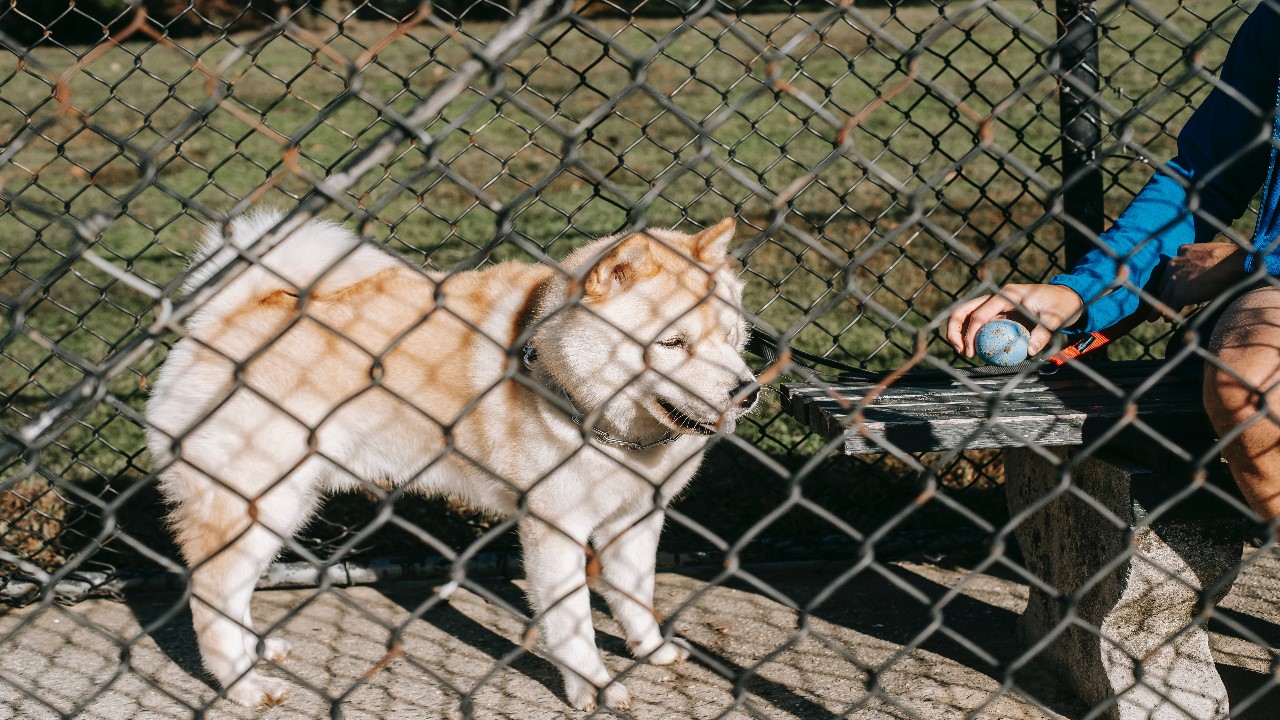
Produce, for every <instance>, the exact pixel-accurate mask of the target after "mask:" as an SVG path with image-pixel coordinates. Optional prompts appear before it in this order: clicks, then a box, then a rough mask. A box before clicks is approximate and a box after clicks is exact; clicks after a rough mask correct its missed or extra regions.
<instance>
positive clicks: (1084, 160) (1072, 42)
mask: <svg viewBox="0 0 1280 720" xmlns="http://www.w3.org/2000/svg"><path fill="white" fill-rule="evenodd" d="M1057 12H1058V21H1059V22H1058V45H1057V50H1056V54H1057V58H1056V59H1057V67H1058V68H1059V73H1060V75H1059V85H1058V88H1059V89H1058V105H1059V109H1060V112H1061V123H1062V125H1061V127H1062V210H1063V224H1064V228H1063V252H1064V259H1065V261H1066V266H1067V267H1068V268H1070V267H1072V266H1074V265H1075V264H1076V261H1078V260H1079V259H1080V256H1081V255H1084V254H1085V253H1086V252H1088V251H1089V250H1090V249H1091V248H1093V246H1094V239H1095V238H1096V237H1097V235H1098V233H1100V232H1102V226H1103V205H1102V168H1101V166H1100V159H1099V152H1098V147H1099V144H1100V140H1101V135H1102V132H1101V123H1100V121H1099V118H1098V109H1097V101H1096V98H1097V95H1098V87H1099V77H1098V13H1097V10H1096V9H1095V8H1094V6H1093V2H1092V0H1058V3H1057Z"/></svg>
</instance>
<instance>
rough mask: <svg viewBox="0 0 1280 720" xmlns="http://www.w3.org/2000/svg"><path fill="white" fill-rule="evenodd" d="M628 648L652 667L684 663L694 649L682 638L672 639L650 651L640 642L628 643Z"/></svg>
mask: <svg viewBox="0 0 1280 720" xmlns="http://www.w3.org/2000/svg"><path fill="white" fill-rule="evenodd" d="M627 646H628V647H629V648H630V649H631V652H632V653H633V654H634V655H635V656H636V657H637V658H640V659H641V660H644V661H645V662H647V663H649V664H650V665H674V664H676V663H678V662H684V661H685V660H688V659H689V651H690V650H691V649H692V648H690V647H689V643H687V642H685V641H684V640H681V639H680V638H672V639H671V640H669V641H667V642H664V643H662V644H661V645H659V646H658V647H656V648H654V649H653V650H648V651H646V650H645V649H644V645H643V644H642V643H639V642H630V643H627Z"/></svg>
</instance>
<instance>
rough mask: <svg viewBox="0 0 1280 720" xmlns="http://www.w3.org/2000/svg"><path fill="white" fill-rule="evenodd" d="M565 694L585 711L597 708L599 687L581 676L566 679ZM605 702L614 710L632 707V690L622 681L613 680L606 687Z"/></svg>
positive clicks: (577, 706)
mask: <svg viewBox="0 0 1280 720" xmlns="http://www.w3.org/2000/svg"><path fill="white" fill-rule="evenodd" d="M564 685H565V687H564V691H565V694H566V695H568V696H569V704H570V705H573V706H574V707H575V708H577V709H579V710H581V711H583V712H591V711H592V710H595V709H596V696H597V695H598V694H599V688H597V687H596V686H595V685H592V684H591V683H589V682H587V681H586V680H582V679H580V678H573V679H569V678H566V679H565V683H564ZM604 703H605V705H607V706H608V707H610V708H612V709H614V710H627V709H628V708H630V707H631V692H630V691H629V690H627V686H626V685H623V684H622V683H620V682H611V683H609V685H608V687H606V688H605V689H604Z"/></svg>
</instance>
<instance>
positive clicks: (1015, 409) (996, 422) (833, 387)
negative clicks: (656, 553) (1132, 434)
mask: <svg viewBox="0 0 1280 720" xmlns="http://www.w3.org/2000/svg"><path fill="white" fill-rule="evenodd" d="M1104 367H1105V370H1103V371H1102V372H1103V375H1104V376H1105V377H1106V378H1107V379H1108V380H1109V381H1111V382H1113V383H1114V384H1115V385H1116V386H1117V387H1118V389H1119V390H1120V391H1121V393H1122V394H1123V396H1118V395H1117V394H1116V393H1115V392H1114V391H1113V390H1111V389H1108V388H1106V387H1103V386H1102V385H1101V384H1099V383H1097V382H1096V381H1094V380H1092V379H1091V378H1088V377H1086V376H1084V375H1082V374H1080V373H1076V372H1071V371H1064V372H1062V373H1060V374H1058V375H1053V376H1048V377H1039V376H1030V377H1027V378H1024V379H1023V380H1022V381H1021V382H1020V383H1017V384H1013V383H1014V381H1015V379H1016V378H1014V377H1011V376H1005V377H983V378H968V380H967V382H959V381H945V380H936V379H933V380H915V379H912V378H901V379H899V380H898V381H897V382H896V383H895V384H894V385H892V386H890V387H888V388H885V389H884V390H883V391H882V392H881V393H880V394H879V395H878V396H877V397H876V398H875V401H874V403H872V404H871V405H869V406H867V405H865V398H866V397H867V395H868V393H870V392H871V391H872V390H873V389H874V388H875V386H874V385H872V384H870V383H865V382H850V383H834V384H828V385H814V384H787V385H783V386H782V390H783V409H784V410H785V411H786V412H787V413H789V414H791V415H792V416H793V417H795V418H796V419H797V420H799V421H800V422H802V423H804V424H805V425H806V426H807V427H809V428H810V429H811V430H813V431H814V432H816V433H818V434H820V435H822V436H823V437H825V438H827V439H833V438H836V437H843V438H844V452H845V453H846V454H849V455H863V454H876V453H883V452H886V447H888V446H892V447H895V448H897V449H899V450H903V451H906V452H930V451H939V450H951V449H954V448H958V447H963V448H966V449H979V448H1002V447H1019V446H1024V445H1026V444H1027V443H1028V442H1034V443H1036V444H1038V445H1041V446H1044V447H1049V446H1061V445H1079V444H1081V443H1083V442H1086V441H1087V440H1088V439H1089V437H1090V436H1091V434H1096V432H1100V431H1101V430H1102V429H1103V426H1104V425H1105V426H1108V427H1109V426H1112V425H1114V424H1115V422H1116V421H1117V420H1118V419H1120V418H1122V417H1124V416H1125V414H1126V413H1127V412H1132V413H1134V414H1135V415H1136V416H1137V417H1141V418H1143V419H1144V420H1154V419H1159V420H1160V421H1161V422H1164V423H1167V422H1169V421H1174V422H1177V421H1178V420H1179V419H1180V418H1182V419H1194V421H1195V422H1196V423H1202V422H1203V420H1204V411H1203V409H1202V407H1201V400H1200V380H1199V378H1198V377H1195V376H1188V375H1186V374H1180V375H1173V374H1171V375H1169V376H1168V377H1165V378H1163V379H1162V380H1161V381H1160V382H1159V383H1157V384H1156V385H1154V386H1153V387H1152V388H1150V389H1149V390H1148V391H1146V392H1144V393H1142V394H1141V395H1139V396H1136V397H1135V398H1134V400H1133V402H1132V403H1130V402H1129V401H1127V400H1126V396H1128V395H1130V394H1132V393H1133V391H1134V390H1135V389H1136V388H1137V387H1138V386H1140V385H1141V384H1142V383H1144V382H1146V381H1147V380H1148V379H1149V378H1150V377H1151V375H1152V373H1153V372H1154V371H1155V370H1156V369H1157V368H1158V367H1159V365H1158V364H1155V363H1150V362H1141V363H1116V364H1115V365H1114V366H1113V365H1106V366H1104ZM837 398H839V399H837ZM842 401H843V402H842ZM1130 405H1132V409H1130ZM854 409H858V410H860V414H857V416H856V417H854V412H853V410H854ZM1091 428H1096V430H1093V431H1092V432H1091Z"/></svg>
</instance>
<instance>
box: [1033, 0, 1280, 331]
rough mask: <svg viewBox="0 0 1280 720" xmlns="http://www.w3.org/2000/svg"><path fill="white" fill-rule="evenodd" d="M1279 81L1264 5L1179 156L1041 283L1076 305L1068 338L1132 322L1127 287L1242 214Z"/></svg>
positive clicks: (1278, 49) (1276, 23) (1278, 46)
mask: <svg viewBox="0 0 1280 720" xmlns="http://www.w3.org/2000/svg"><path fill="white" fill-rule="evenodd" d="M1278 79H1280V11H1277V10H1275V9H1274V8H1272V7H1271V6H1270V5H1268V4H1266V3H1264V4H1263V5H1261V6H1259V8H1258V9H1257V10H1255V11H1254V13H1253V14H1252V15H1250V16H1249V17H1248V18H1247V19H1246V20H1245V21H1244V23H1243V24H1242V25H1241V26H1240V30H1239V32H1238V33H1236V37H1235V40H1234V41H1232V43H1231V48H1230V50H1228V51H1227V59H1226V61H1225V62H1224V63H1223V66H1222V78H1221V82H1219V83H1217V85H1216V86H1215V87H1214V89H1213V90H1212V91H1211V92H1210V93H1209V96H1208V97H1207V98H1205V101H1204V102H1203V103H1202V104H1201V105H1200V107H1199V108H1198V109H1197V110H1196V112H1195V114H1193V115H1192V116H1191V119H1190V120H1188V121H1187V124H1186V126H1184V127H1183V129H1182V132H1181V133H1180V134H1179V136H1178V156H1177V157H1176V158H1175V159H1174V160H1173V161H1171V162H1169V163H1167V164H1166V165H1165V166H1164V168H1162V170H1161V171H1159V172H1157V173H1156V175H1155V177H1153V178H1152V179H1151V181H1150V182H1148V183H1147V185H1146V186H1145V187H1143V189H1142V191H1141V192H1140V193H1138V195H1137V197H1135V198H1134V199H1133V202H1132V203H1130V204H1129V207H1128V208H1126V209H1125V211H1124V212H1123V213H1122V214H1121V215H1120V217H1119V218H1117V219H1116V221H1115V223H1114V224H1113V225H1112V226H1111V227H1110V228H1108V229H1107V231H1106V232H1104V233H1102V234H1101V235H1099V236H1098V240H1097V244H1098V247H1097V248H1095V249H1093V250H1091V251H1090V252H1088V253H1087V254H1085V256H1084V257H1083V258H1081V260H1080V262H1079V263H1078V264H1077V265H1076V267H1075V268H1074V269H1073V270H1072V271H1071V272H1070V273H1067V274H1063V275H1058V276H1055V277H1053V278H1052V279H1050V280H1049V282H1050V283H1052V284H1055V285H1064V286H1066V287H1069V288H1071V289H1072V290H1074V291H1075V292H1076V293H1077V294H1078V295H1080V297H1081V298H1082V299H1083V300H1084V301H1085V308H1086V312H1085V317H1084V318H1083V319H1082V321H1081V322H1080V323H1078V324H1077V325H1076V326H1075V327H1073V328H1071V331H1072V332H1092V331H1094V330H1101V329H1104V328H1107V327H1110V326H1111V325H1114V324H1116V323H1117V322H1119V321H1120V320H1122V319H1124V318H1126V317H1128V316H1129V315H1132V314H1133V313H1134V312H1135V311H1136V310H1137V309H1138V304H1139V297H1138V294H1137V292H1136V289H1137V288H1140V287H1144V286H1145V285H1146V284H1147V282H1148V281H1149V280H1150V279H1151V274H1152V272H1153V271H1154V270H1155V268H1156V266H1157V265H1159V264H1160V263H1161V262H1162V261H1163V260H1166V259H1168V258H1171V257H1173V256H1175V255H1177V254H1178V248H1180V247H1182V246H1183V245H1186V244H1187V243H1191V242H1204V241H1207V240H1211V239H1213V238H1214V237H1215V236H1216V235H1217V234H1218V233H1219V232H1221V231H1222V230H1224V229H1225V228H1226V227H1228V226H1229V225H1230V224H1231V222H1232V221H1234V220H1235V219H1237V218H1239V217H1240V216H1241V215H1243V214H1244V211H1245V210H1246V209H1247V208H1248V205H1249V201H1250V200H1252V199H1253V197H1254V196H1255V195H1257V193H1258V188H1259V187H1261V186H1262V182H1263V179H1264V177H1265V176H1266V173H1267V166H1268V161H1269V159H1270V151H1271V142H1270V140H1271V128H1272V119H1273V113H1274V108H1275V107H1276V83H1277V80H1278ZM1122 264H1123V265H1124V267H1126V268H1127V269H1128V272H1127V274H1125V275H1124V276H1123V277H1122V276H1121V273H1120V266H1121V265H1122Z"/></svg>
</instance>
